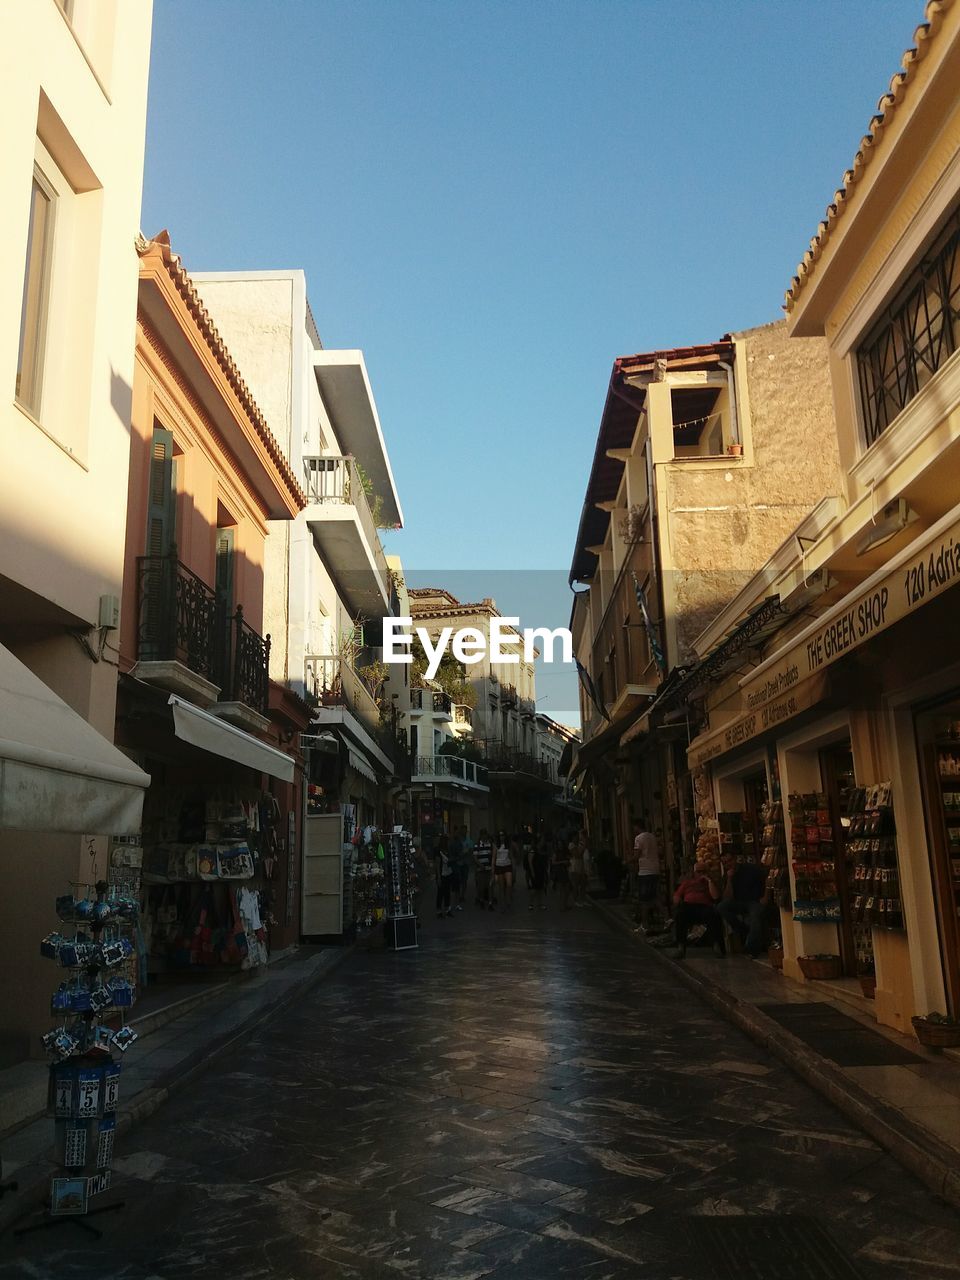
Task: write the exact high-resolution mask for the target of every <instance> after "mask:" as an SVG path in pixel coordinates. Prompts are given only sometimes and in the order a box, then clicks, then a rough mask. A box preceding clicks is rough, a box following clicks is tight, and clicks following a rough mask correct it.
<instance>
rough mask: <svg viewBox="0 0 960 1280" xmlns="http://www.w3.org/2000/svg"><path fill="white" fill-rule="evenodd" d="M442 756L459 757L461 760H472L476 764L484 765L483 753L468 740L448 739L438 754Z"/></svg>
mask: <svg viewBox="0 0 960 1280" xmlns="http://www.w3.org/2000/svg"><path fill="white" fill-rule="evenodd" d="M437 754H438V755H441V756H458V757H459V758H460V759H461V760H471V761H472V762H473V763H474V764H483V762H484V761H483V752H482V751H481V750H480V749H479V748H478V747H476V746H474V744H473V743H472V742H471V741H469V739H467V738H448V739H447V741H446V742H445V743H444V744H443V745H442V746H441V748H440V750H439V751H438V752H437Z"/></svg>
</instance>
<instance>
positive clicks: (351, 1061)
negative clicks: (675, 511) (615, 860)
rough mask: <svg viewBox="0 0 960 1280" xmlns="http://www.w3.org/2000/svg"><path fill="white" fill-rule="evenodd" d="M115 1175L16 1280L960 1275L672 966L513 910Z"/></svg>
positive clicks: (457, 930)
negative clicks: (96, 1202) (104, 1204)
mask: <svg viewBox="0 0 960 1280" xmlns="http://www.w3.org/2000/svg"><path fill="white" fill-rule="evenodd" d="M730 963H746V962H745V961H736V960H731V961H730ZM114 1169H115V1174H114V1178H115V1183H114V1193H116V1196H119V1195H121V1194H122V1195H123V1196H124V1197H125V1200H126V1207H125V1209H124V1210H123V1211H122V1212H120V1213H117V1214H107V1215H105V1216H104V1217H102V1218H99V1219H95V1220H94V1221H95V1222H96V1223H97V1225H99V1226H101V1227H103V1229H104V1232H105V1234H104V1238H103V1240H102V1241H100V1242H95V1241H92V1240H88V1239H87V1238H86V1237H85V1236H84V1235H82V1234H81V1233H80V1231H77V1230H75V1229H74V1228H73V1227H71V1226H69V1225H66V1226H61V1227H60V1228H59V1229H57V1230H56V1231H52V1232H43V1233H39V1234H35V1235H32V1236H28V1237H26V1238H25V1239H24V1240H22V1241H19V1242H16V1241H14V1240H13V1239H12V1237H11V1236H9V1235H8V1236H7V1237H6V1238H5V1239H4V1240H3V1241H2V1243H0V1275H3V1276H30V1277H35V1278H38V1280H41V1278H42V1280H77V1278H79V1277H84V1278H86V1277H90V1278H91V1280H92V1277H98V1278H99V1280H108V1278H112V1277H118V1278H119V1277H122V1278H123V1280H134V1278H137V1280H140V1278H143V1280H148V1278H149V1280H160V1278H162V1280H181V1278H186V1277H193V1276H204V1277H220V1276H224V1277H227V1276H229V1277H232V1278H234V1280H261V1278H262V1280H266V1278H268V1277H269V1278H270V1280H274V1278H276V1280H281V1278H282V1280H300V1278H306V1277H314V1276H316V1277H358V1278H364V1280H366V1278H367V1277H369V1278H371V1280H372V1278H374V1277H390V1276H393V1275H397V1276H406V1277H410V1278H411V1280H419V1278H421V1277H423V1278H426V1277H430V1280H441V1278H442V1277H450V1280H467V1278H468V1277H481V1276H490V1277H493V1278H494V1280H540V1277H548V1276H549V1277H562V1276H576V1277H589V1278H595V1280H619V1278H620V1277H624V1278H626V1277H642V1276H650V1277H657V1280H668V1278H672V1280H727V1277H730V1278H731V1280H732V1278H733V1277H736V1278H737V1280H751V1278H753V1277H756V1278H758V1280H759V1278H760V1277H763V1278H764V1280H773V1278H774V1277H776V1280H793V1278H794V1277H797V1278H799V1277H804V1278H806V1280H831V1278H833V1277H836V1278H838V1280H839V1278H851V1277H857V1276H860V1277H864V1278H866V1277H889V1278H890V1280H892V1278H893V1277H897V1278H902V1280H907V1278H908V1277H909V1278H910V1280H917V1278H918V1277H923V1276H948V1275H955V1274H956V1262H955V1259H956V1258H957V1257H958V1256H960V1219H958V1217H957V1216H956V1215H955V1214H954V1213H953V1212H952V1211H951V1210H949V1209H948V1208H947V1207H945V1206H944V1205H942V1204H941V1203H939V1202H938V1201H936V1200H935V1199H934V1197H932V1196H931V1194H930V1193H929V1192H928V1191H927V1190H926V1189H925V1188H923V1187H922V1186H920V1184H919V1183H917V1182H915V1181H914V1179H913V1178H912V1177H911V1176H910V1175H909V1174H907V1173H906V1172H905V1171H904V1170H903V1169H901V1168H900V1167H899V1166H898V1165H897V1164H896V1162H895V1161H894V1160H892V1159H891V1158H890V1157H889V1156H887V1155H885V1154H884V1153H883V1152H882V1151H881V1150H880V1149H879V1148H878V1147H877V1146H876V1145H875V1144H874V1143H873V1142H872V1141H871V1140H870V1139H869V1138H867V1137H865V1136H863V1135H862V1134H861V1133H859V1132H858V1131H856V1130H855V1129H854V1128H852V1127H851V1126H850V1125H849V1124H848V1123H847V1122H846V1121H845V1120H843V1119H842V1118H841V1117H840V1116H839V1115H838V1114H837V1113H836V1112H834V1111H833V1110H832V1109H831V1108H830V1107H829V1106H828V1105H827V1104H826V1103H824V1102H823V1101H822V1100H821V1099H820V1098H819V1097H818V1096H816V1095H815V1094H814V1093H812V1092H811V1091H810V1090H808V1089H807V1088H806V1087H805V1086H804V1085H803V1084H801V1083H800V1082H799V1081H798V1080H797V1079H796V1078H794V1076H793V1075H792V1074H791V1073H790V1072H789V1071H788V1070H787V1069H786V1068H785V1067H783V1066H781V1065H780V1064H779V1063H778V1062H776V1061H774V1060H773V1059H771V1058H769V1057H767V1056H766V1055H765V1054H764V1053H763V1052H762V1051H761V1050H760V1049H758V1048H757V1046H755V1045H754V1044H753V1043H752V1042H751V1041H749V1040H748V1039H747V1038H746V1037H745V1036H743V1035H741V1034H740V1033H739V1032H738V1031H736V1030H735V1029H733V1028H731V1027H730V1026H728V1025H727V1024H726V1023H724V1022H723V1021H721V1020H720V1019H719V1018H718V1017H717V1016H716V1015H714V1014H713V1013H712V1012H711V1011H710V1010H708V1009H707V1008H706V1007H705V1006H701V1005H699V1004H698V1003H697V1002H696V1001H695V1000H694V999H693V998H692V997H691V996H689V995H688V994H687V993H685V992H684V991H683V989H682V988H680V987H679V986H678V985H677V984H676V983H675V982H674V981H673V979H672V978H671V975H670V971H669V970H668V969H667V968H666V967H665V966H663V965H661V964H660V963H659V962H658V960H657V958H656V957H655V956H653V955H651V954H650V953H649V952H648V951H646V950H645V949H644V948H643V947H641V946H637V945H636V944H633V943H631V942H630V941H629V940H628V939H624V938H621V937H619V936H618V935H615V934H614V933H613V932H611V931H610V930H609V929H608V927H607V926H606V925H605V924H604V922H603V921H602V920H601V919H600V918H599V917H598V915H597V914H596V913H595V912H594V911H593V910H592V909H590V908H586V909H577V910H572V911H570V912H567V913H562V912H560V911H559V910H558V909H557V908H556V907H555V906H554V905H551V907H550V909H549V911H548V912H547V913H545V914H541V913H540V912H537V913H535V914H531V913H528V911H527V910H526V904H525V900H524V895H523V892H522V891H521V892H520V893H519V895H518V902H517V906H516V909H515V910H514V911H513V912H512V913H511V914H497V915H486V914H480V913H479V912H478V911H476V910H474V909H473V908H470V909H469V910H468V911H466V912H464V913H463V914H462V915H459V916H457V917H456V918H454V919H451V920H443V921H435V920H433V919H432V918H431V919H429V921H428V922H427V928H426V932H425V935H424V938H423V945H422V947H421V949H420V950H419V951H417V952H407V953H400V954H393V953H387V952H384V951H381V950H379V949H377V948H376V947H370V948H368V949H363V947H362V946H361V947H360V948H358V951H357V954H355V955H354V956H353V957H351V958H350V959H349V960H348V962H347V964H346V965H344V966H343V967H342V968H340V969H339V970H338V971H337V972H336V973H335V974H334V975H333V976H332V977H331V978H330V979H329V980H328V981H326V982H324V983H321V984H320V985H318V986H317V987H316V988H315V989H314V990H313V992H312V993H311V995H310V996H309V998H308V999H307V1000H306V1001H305V1002H304V1004H303V1006H302V1007H301V1008H299V1009H297V1010H296V1011H294V1012H293V1013H292V1014H281V1015H280V1016H278V1017H277V1018H275V1019H273V1020H272V1021H270V1022H269V1023H268V1024H266V1026H265V1028H262V1029H261V1030H260V1031H259V1032H258V1033H257V1034H256V1036H255V1037H254V1038H253V1039H252V1040H251V1041H250V1043H249V1045H248V1046H246V1048H245V1050H244V1052H243V1053H242V1054H238V1055H236V1056H235V1057H234V1058H233V1060H227V1061H221V1062H214V1063H212V1064H211V1066H210V1068H209V1069H208V1070H207V1071H206V1072H205V1073H204V1074H202V1075H201V1076H199V1077H198V1078H197V1079H196V1080H195V1081H194V1082H193V1083H191V1084H189V1085H188V1086H186V1087H185V1088H183V1089H182V1090H181V1091H179V1092H178V1093H177V1094H176V1095H175V1097H174V1098H173V1099H172V1100H171V1102H169V1103H168V1104H167V1105H166V1106H164V1107H163V1108H162V1109H161V1110H160V1112H159V1113H158V1114H157V1115H156V1116H155V1117H154V1118H153V1119H152V1120H150V1121H148V1122H146V1123H144V1124H143V1125H141V1126H139V1127H138V1128H136V1129H135V1130H134V1131H133V1132H132V1133H131V1134H129V1135H128V1136H126V1137H124V1138H123V1139H122V1140H121V1141H120V1142H118V1146H117V1158H116V1159H115V1162H114ZM114 1193H111V1194H110V1195H109V1196H107V1197H105V1200H110V1199H114V1198H116V1197H115V1195H114Z"/></svg>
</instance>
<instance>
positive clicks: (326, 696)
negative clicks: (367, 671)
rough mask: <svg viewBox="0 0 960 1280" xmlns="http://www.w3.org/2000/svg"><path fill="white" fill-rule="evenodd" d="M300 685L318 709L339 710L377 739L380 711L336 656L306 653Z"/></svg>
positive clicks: (379, 727)
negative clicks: (357, 721) (344, 709)
mask: <svg viewBox="0 0 960 1280" xmlns="http://www.w3.org/2000/svg"><path fill="white" fill-rule="evenodd" d="M304 685H305V687H306V691H307V694H308V696H309V697H312V698H314V699H316V701H317V703H318V704H319V706H321V707H343V708H346V709H347V710H348V711H350V712H351V713H352V714H353V715H354V716H355V717H356V718H357V719H358V720H359V721H360V722H361V723H362V724H363V726H364V728H365V729H366V730H367V732H368V733H370V734H372V735H373V736H374V737H379V734H380V729H381V724H380V708H379V706H378V705H377V702H376V700H375V699H374V697H373V694H372V693H371V692H370V690H369V689H368V688H367V686H366V684H365V683H364V682H363V680H362V679H361V677H360V676H358V675H357V673H356V671H355V670H354V668H353V667H352V666H351V665H350V663H349V662H348V661H347V660H346V658H344V657H343V656H342V655H340V654H308V655H307V657H306V658H305V659H304Z"/></svg>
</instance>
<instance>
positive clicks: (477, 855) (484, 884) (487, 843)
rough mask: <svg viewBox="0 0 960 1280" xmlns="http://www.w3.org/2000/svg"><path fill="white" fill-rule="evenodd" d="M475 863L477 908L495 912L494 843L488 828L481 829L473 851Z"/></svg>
mask: <svg viewBox="0 0 960 1280" xmlns="http://www.w3.org/2000/svg"><path fill="white" fill-rule="evenodd" d="M473 861H474V865H475V867H476V871H475V872H474V884H475V887H476V892H477V906H478V907H479V908H480V909H481V911H492V910H493V841H492V840H491V839H490V837H489V836H488V835H487V828H486V827H481V828H480V837H479V839H478V840H477V843H476V847H475V848H474V850H473Z"/></svg>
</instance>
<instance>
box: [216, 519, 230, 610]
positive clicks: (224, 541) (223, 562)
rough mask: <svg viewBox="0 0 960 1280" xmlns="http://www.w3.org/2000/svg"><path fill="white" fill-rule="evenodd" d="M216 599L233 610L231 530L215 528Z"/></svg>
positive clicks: (226, 607) (226, 608) (227, 608)
mask: <svg viewBox="0 0 960 1280" xmlns="http://www.w3.org/2000/svg"><path fill="white" fill-rule="evenodd" d="M217 600H218V602H219V603H220V604H222V605H223V607H224V609H225V610H226V611H227V613H230V612H232V610H233V530H232V529H229V528H228V529H218V530H217Z"/></svg>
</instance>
